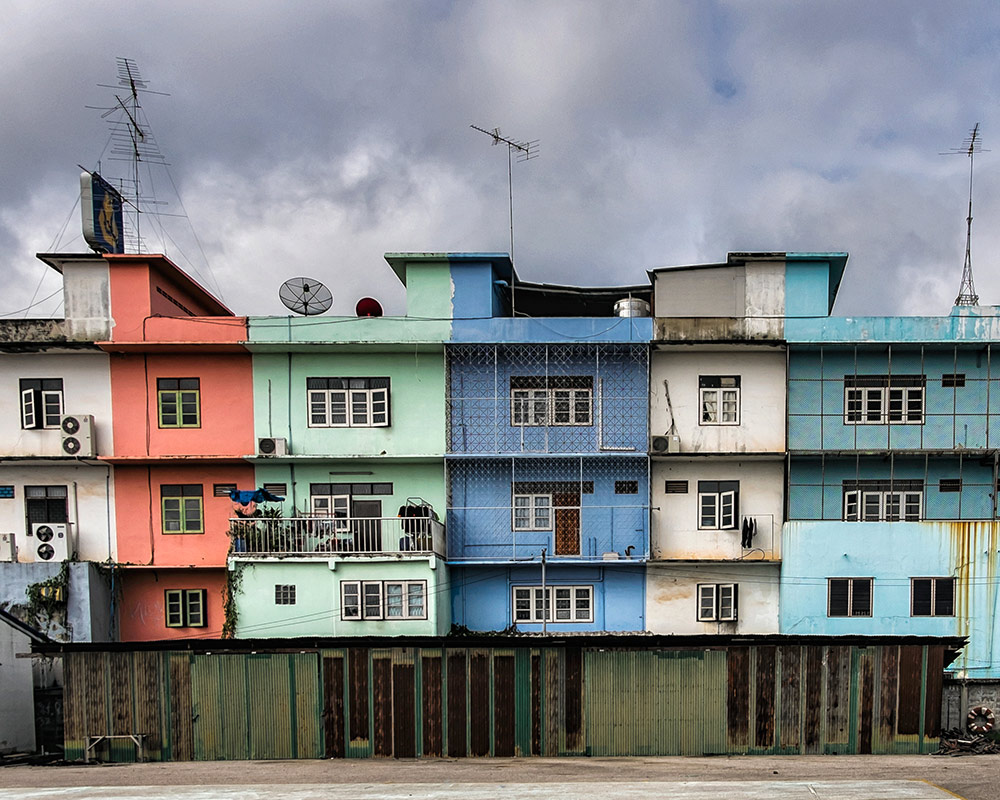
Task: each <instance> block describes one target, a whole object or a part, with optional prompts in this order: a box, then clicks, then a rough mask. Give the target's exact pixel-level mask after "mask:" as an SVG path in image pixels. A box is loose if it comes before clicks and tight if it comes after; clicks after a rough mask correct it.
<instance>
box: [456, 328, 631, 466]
mask: <svg viewBox="0 0 1000 800" xmlns="http://www.w3.org/2000/svg"><path fill="white" fill-rule="evenodd" d="M648 385H649V379H648V356H647V351H646V348H645V346H642V345H615V344H566V345H556V344H547V345H546V344H538V345H535V344H509V345H507V344H505V345H452V346H449V348H448V447H449V452H452V453H484V454H485V453H589V452H617V451H620V452H645V451H646V447H647V445H646V441H647V437H648V435H647V412H646V409H647V406H648Z"/></svg>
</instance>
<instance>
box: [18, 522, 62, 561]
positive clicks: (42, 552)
mask: <svg viewBox="0 0 1000 800" xmlns="http://www.w3.org/2000/svg"><path fill="white" fill-rule="evenodd" d="M31 536H32V537H33V538H32V539H31V541H30V543H29V544H28V552H27V553H26V555H27V556H28V560H29V561H65V560H66V559H68V558H69V524H68V523H66V522H33V523H31Z"/></svg>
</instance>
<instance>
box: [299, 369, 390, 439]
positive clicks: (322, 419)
mask: <svg viewBox="0 0 1000 800" xmlns="http://www.w3.org/2000/svg"><path fill="white" fill-rule="evenodd" d="M306 399H307V403H308V406H309V409H308V411H309V427H310V428H385V427H388V426H389V379H388V378H306Z"/></svg>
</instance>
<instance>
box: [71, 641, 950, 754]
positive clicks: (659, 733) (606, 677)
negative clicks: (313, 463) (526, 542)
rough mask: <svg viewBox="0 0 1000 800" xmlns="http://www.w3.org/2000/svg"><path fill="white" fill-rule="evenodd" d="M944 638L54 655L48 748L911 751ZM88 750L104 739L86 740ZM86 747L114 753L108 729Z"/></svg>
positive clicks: (934, 729)
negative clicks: (61, 669)
mask: <svg viewBox="0 0 1000 800" xmlns="http://www.w3.org/2000/svg"><path fill="white" fill-rule="evenodd" d="M945 653H946V647H945V646H944V645H936V644H902V645H900V644H878V645H870V646H867V647H862V646H855V645H838V644H778V645H754V646H745V647H743V646H729V647H719V648H707V649H695V648H668V647H657V648H649V647H645V648H642V647H638V646H637V647H600V648H598V647H582V646H579V645H575V644H572V643H565V644H562V643H560V644H549V643H546V644H545V645H544V646H539V647H531V646H513V647H510V646H507V647H391V648H377V647H364V646H359V647H340V648H329V649H327V648H313V649H308V650H303V651H295V652H287V651H279V650H273V651H269V652H263V651H260V650H257V651H256V652H236V653H233V652H223V653H192V652H182V651H132V652H121V651H113V652H92V651H91V652H66V653H64V655H63V658H64V660H65V662H64V663H65V680H66V684H65V717H64V719H65V744H66V757H67V758H68V759H74V758H80V757H82V755H83V750H84V748H85V746H86V737H88V736H94V735H98V734H130V733H132V734H138V733H141V734H144V735H145V737H146V750H147V753H146V756H147V758H150V759H152V760H174V761H178V760H191V759H196V760H211V759H250V758H253V759H271V758H320V757H324V756H326V757H348V758H366V757H371V756H395V757H398V758H403V757H420V756H452V757H463V756H491V755H492V756H515V755H517V756H527V755H546V756H555V755H609V756H610V755H701V754H712V753H919V752H928V751H930V750H933V749H935V748H936V746H937V743H936V737H937V735H938V733H939V720H940V716H941V676H942V669H943V666H944V660H945V657H946V656H945ZM102 747H103V745H102ZM108 747H109V748H110V749H107V748H106V749H102V750H101V751H100V755H101V757H103V758H109V759H111V760H131V759H132V758H134V756H135V752H134V751H135V747H134V745H133V744H132V743H131V742H128V741H127V740H125V742H123V741H122V740H111V742H110V745H109V746H108Z"/></svg>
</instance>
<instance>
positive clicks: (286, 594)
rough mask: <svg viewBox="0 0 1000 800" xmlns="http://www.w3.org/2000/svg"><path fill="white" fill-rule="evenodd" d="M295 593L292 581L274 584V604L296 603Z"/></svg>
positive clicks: (288, 604)
mask: <svg viewBox="0 0 1000 800" xmlns="http://www.w3.org/2000/svg"><path fill="white" fill-rule="evenodd" d="M297 594H298V592H297V591H296V589H295V584H294V583H276V584H274V604H275V605H276V606H294V605H296V600H297V597H296V595H297Z"/></svg>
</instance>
